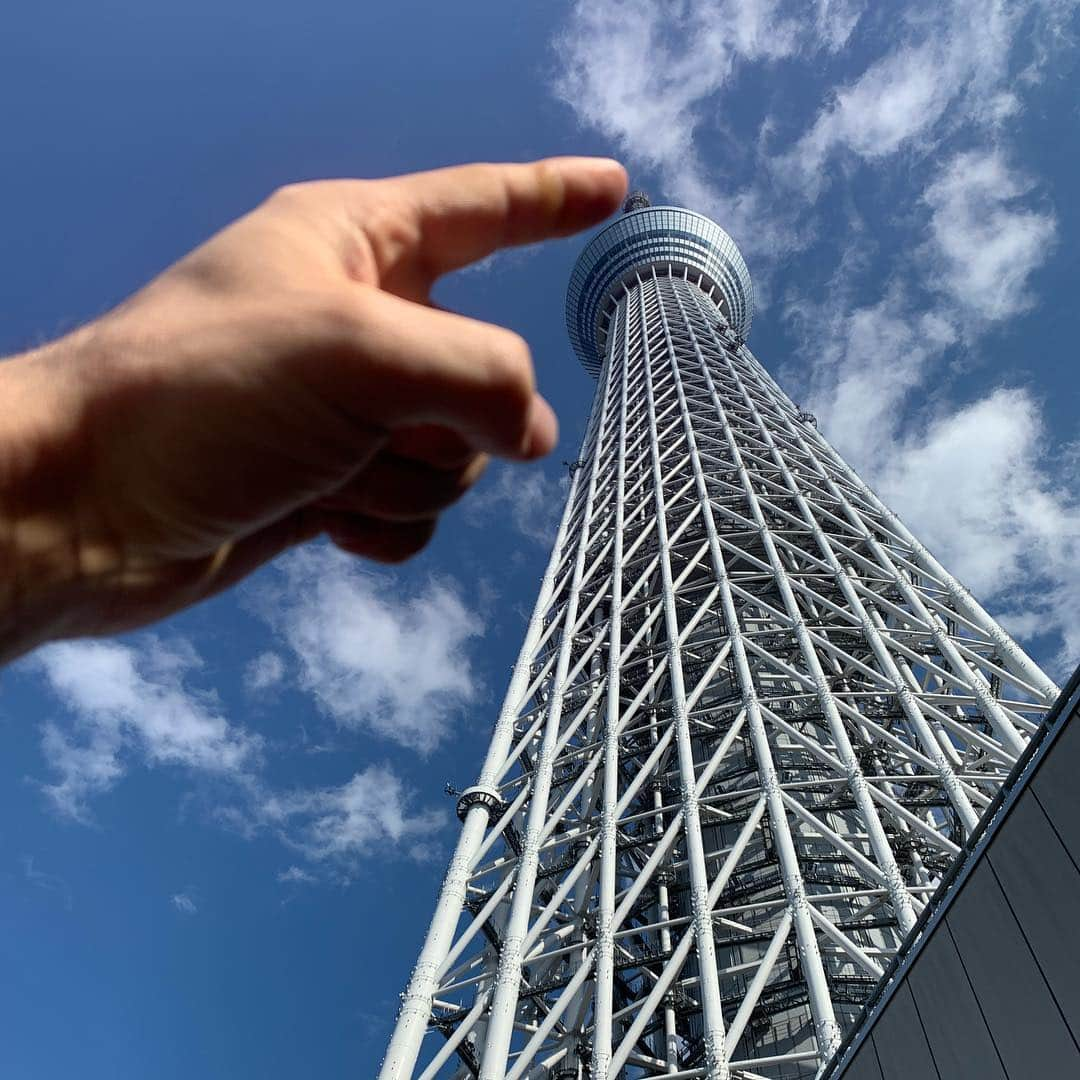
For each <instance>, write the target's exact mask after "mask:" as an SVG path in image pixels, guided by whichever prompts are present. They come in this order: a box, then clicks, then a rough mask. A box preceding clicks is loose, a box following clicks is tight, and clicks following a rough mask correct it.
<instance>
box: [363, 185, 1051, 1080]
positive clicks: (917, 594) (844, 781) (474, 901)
mask: <svg viewBox="0 0 1080 1080" xmlns="http://www.w3.org/2000/svg"><path fill="white" fill-rule="evenodd" d="M635 205H638V206H640V205H641V203H640V202H638V203H637V204H635ZM701 222H705V223H706V224H707V226H708V228H706V227H705V225H702V224H700V223H701ZM688 223H689V224H688ZM717 232H720V235H721V237H722V240H718V239H717V236H716V233H717ZM687 236H690V237H691V238H693V237H696V238H697V240H696V243H697V245H698V248H699V250H698V251H696V252H695V251H694V250H692V249H693V247H694V244H693V243H690V245H689V247H688V246H687V243H686V242H685V238H686V237H687ZM666 237H670V238H671V241H670V243H667V242H665V238H666ZM724 241H726V244H727V245H730V249H728V248H727V247H725V246H724ZM628 250H629V251H630V257H629V258H628V257H627V251H628ZM732 253H734V254H732ZM575 274H576V277H575V281H574V283H573V284H572V288H571V294H570V302H569V308H568V310H569V319H570V323H571V333H572V337H574V339H575V346H576V347H577V349H578V351H579V355H582V356H583V359H586V360H587V361H588V360H590V358H591V359H592V364H593V367H594V368H595V369H598V370H599V384H598V388H597V396H596V400H595V404H594V407H593V411H592V416H591V419H590V422H589V427H588V431H587V434H586V437H585V441H584V445H583V450H582V453H581V458H580V461H579V462H577V463H576V465H575V466H574V467H573V469H572V480H571V487H570V493H569V497H568V499H567V505H566V511H565V514H564V516H563V519H562V523H561V525H560V527H559V531H558V535H557V538H556V541H555V545H554V550H553V553H552V556H551V561H550V564H549V566H548V568H547V571H546V573H545V575H544V578H543V582H542V584H541V588H540V596H539V599H538V601H537V604H536V609H535V611H534V613H533V616H532V618H531V620H530V622H529V624H528V628H527V631H526V634H525V641H524V645H523V647H522V650H521V655H520V658H519V660H518V663H517V664H516V666H515V668H514V672H513V676H512V678H511V682H510V687H509V690H508V692H507V695H506V699H505V702H504V705H503V707H502V711H501V713H500V715H499V718H498V721H497V723H496V726H495V731H494V735H493V738H492V741H491V745H490V749H489V751H488V755H487V758H486V760H485V762H484V764H483V767H482V769H481V771H480V776H479V779H478V781H477V784H476V786H474V787H472V788H469V789H468V790H467V791H466V792H465V793H464V794H463V795H462V797H461V800H460V803H459V806H458V812H459V816H460V817H461V819H462V822H463V827H462V832H461V836H460V840H459V843H458V846H457V850H456V853H455V855H454V857H453V859H452V861H451V863H450V867H449V871H448V873H447V876H446V880H445V883H444V885H443V888H442V892H441V895H440V897H439V901H438V905H437V909H436V912H435V916H434V919H433V921H432V924H431V928H430V930H429V932H428V937H427V940H426V942H425V944H424V947H423V951H422V953H421V956H420V959H419V961H418V963H417V965H416V968H415V971H414V973H413V976H412V979H411V981H410V984H409V987H408V990H407V991H406V993H405V994H404V995H403V999H402V1000H403V1004H402V1009H401V1012H400V1015H399V1018H398V1023H397V1028H396V1030H395V1033H394V1037H393V1040H392V1042H391V1045H390V1048H389V1050H388V1052H387V1056H386V1059H385V1061H384V1064H383V1068H382V1072H381V1074H380V1075H381V1077H382V1078H383V1080H404V1078H406V1077H417V1078H421V1080H435V1078H436V1077H454V1078H458V1080H464V1078H469V1077H480V1078H482V1080H525V1078H529V1080H540V1078H552V1080H554V1078H559V1080H581V1078H583V1077H595V1078H606V1080H616V1078H631V1077H652V1076H665V1077H667V1078H668V1080H672V1078H676V1077H677V1078H680V1080H681V1078H690V1077H709V1078H727V1077H771V1078H782V1077H809V1076H813V1075H814V1073H815V1072H817V1071H818V1069H819V1068H820V1067H821V1065H822V1064H823V1062H824V1061H825V1060H827V1059H828V1057H829V1056H830V1055H831V1053H832V1051H833V1050H834V1049H835V1048H836V1046H837V1044H838V1042H839V1040H840V1038H841V1034H842V1032H843V1031H844V1030H845V1029H846V1027H847V1026H849V1025H850V1023H851V1021H852V1020H853V1018H854V1017H855V1015H856V1014H857V1012H858V1009H859V1007H860V1005H861V1004H862V1002H863V1001H864V1000H865V999H866V998H867V997H868V996H869V994H870V992H871V990H872V989H873V987H874V985H875V983H876V981H877V980H878V979H879V977H880V976H881V974H882V971H883V969H884V967H885V966H886V965H887V963H888V960H889V958H890V957H891V956H892V954H893V953H894V952H895V950H896V948H897V946H898V945H899V943H900V941H901V940H902V938H903V937H904V935H905V933H906V932H907V931H908V929H909V928H910V927H911V926H912V924H913V923H914V921H915V919H916V918H917V916H918V913H919V912H920V911H921V909H922V907H923V906H924V904H925V902H926V900H927V898H928V896H929V894H930V893H932V892H933V890H934V888H935V885H936V883H937V881H938V880H939V878H940V877H941V876H942V874H943V873H944V872H945V871H946V869H947V867H948V866H949V864H950V863H951V861H952V859H953V858H954V856H955V855H956V854H957V852H958V851H959V848H960V845H961V844H962V843H963V842H964V839H965V837H967V836H968V835H969V833H970V831H971V830H972V829H973V827H974V826H975V824H976V822H977V821H978V819H979V816H980V814H981V812H982V810H983V808H984V807H986V805H987V804H988V803H989V802H990V800H991V798H992V797H993V795H994V793H995V791H996V790H997V788H998V787H999V786H1000V784H1001V782H1002V780H1003V779H1004V777H1005V776H1006V774H1007V773H1008V771H1009V769H1010V767H1011V766H1012V764H1013V762H1014V761H1015V760H1016V758H1017V756H1018V755H1019V754H1020V753H1021V752H1022V750H1023V748H1024V745H1025V742H1026V740H1027V739H1028V737H1029V735H1030V734H1031V732H1032V731H1033V730H1034V729H1035V728H1036V726H1037V725H1038V723H1039V721H1040V719H1041V717H1042V715H1043V713H1044V712H1045V710H1046V709H1047V708H1048V707H1049V705H1050V704H1052V702H1053V700H1054V697H1055V695H1056V688H1055V687H1054V685H1053V684H1052V682H1051V681H1050V679H1048V678H1047V676H1046V675H1045V674H1043V672H1042V671H1040V669H1039V668H1038V667H1037V666H1036V665H1035V664H1034V663H1033V662H1032V661H1031V660H1030V659H1029V658H1028V657H1027V656H1026V655H1025V654H1024V653H1023V652H1022V651H1021V649H1020V648H1019V647H1018V646H1017V645H1016V644H1015V643H1014V642H1013V641H1012V640H1011V639H1010V638H1009V636H1008V635H1007V634H1006V633H1005V631H1004V630H1003V629H1002V628H1001V627H1000V626H998V624H997V623H995V622H994V621H993V619H991V618H990V616H989V615H988V614H987V613H986V612H985V611H984V610H983V609H982V608H981V607H980V606H979V604H978V603H977V602H976V601H975V600H974V599H973V598H972V597H971V596H970V595H969V593H968V592H967V591H966V590H965V589H964V588H963V587H962V586H961V585H960V584H959V583H958V582H957V581H956V580H955V579H954V578H953V577H952V576H950V574H949V573H948V572H947V571H946V570H945V569H944V568H943V567H942V566H941V565H940V564H939V563H938V562H937V561H936V560H935V559H934V558H933V556H932V555H931V554H930V553H929V552H928V551H927V550H926V549H925V548H924V547H923V546H922V545H921V544H920V543H919V542H918V540H916V538H915V537H914V536H913V535H912V534H911V533H910V532H909V531H908V530H907V529H906V528H905V527H904V525H903V524H902V523H901V522H900V521H899V519H898V518H897V517H896V516H895V515H894V514H893V513H891V512H890V511H889V510H888V509H887V508H886V507H885V506H884V505H883V504H882V503H881V501H880V500H879V499H878V498H877V497H876V496H875V495H874V493H873V492H872V491H871V490H870V489H869V488H868V487H867V486H866V484H864V483H863V482H862V481H861V480H860V479H859V477H858V476H857V475H856V474H855V473H854V472H853V471H852V469H851V468H850V467H849V466H848V465H847V464H845V462H844V461H843V460H842V459H841V458H840V457H839V455H838V454H837V453H836V452H835V451H834V450H833V449H832V448H831V447H830V446H829V444H828V443H827V442H826V441H825V439H824V438H823V437H822V436H821V435H820V434H819V433H818V431H817V429H816V424H815V422H814V420H813V418H812V417H810V416H809V415H808V414H806V413H804V412H801V411H800V409H799V407H798V406H797V405H795V404H794V403H793V402H792V401H791V400H790V399H789V398H788V397H787V396H786V395H785V394H784V392H783V391H782V390H781V389H780V387H779V386H778V385H777V384H776V382H774V380H773V379H772V378H771V377H770V375H769V374H768V373H767V371H766V370H765V369H764V368H763V367H762V365H761V364H760V363H759V362H758V360H757V359H756V358H755V357H754V356H753V354H752V353H751V352H750V350H749V349H748V348H747V347H746V345H745V343H744V342H743V340H742V337H740V336H739V333H740V332H742V333H743V334H745V332H746V330H747V328H748V326H749V319H750V314H751V308H752V294H751V293H750V283H749V274H748V273H747V272H746V270H745V264H743V263H742V260H741V256H739V255H738V252H737V250H735V248H734V245H733V244H731V242H730V239H728V238H727V236H726V234H723V233H722V231H720V230H718V228H717V226H716V225H714V224H713V223H712V222H707V221H706V219H703V218H699V217H698V216H697V215H690V214H688V213H687V212H685V211H676V210H673V209H671V208H643V209H636V210H633V212H631V213H628V214H626V215H625V216H624V217H623V218H621V219H620V220H619V222H617V223H616V224H615V225H614V226H612V227H609V229H608V230H605V232H603V233H601V234H600V235H599V236H598V237H597V238H596V239H595V240H594V241H593V243H592V244H591V245H590V246H589V248H588V249H586V252H585V254H583V256H582V260H581V261H580V262H579V268H578V271H576V272H575ZM740 304H741V305H742V306H741V307H740V306H739V305H740ZM597 357H599V359H597ZM601 361H602V362H601ZM425 1034H426V1035H427V1038H426V1039H425Z"/></svg>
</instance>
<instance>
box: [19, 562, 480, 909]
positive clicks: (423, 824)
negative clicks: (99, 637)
mask: <svg viewBox="0 0 1080 1080" xmlns="http://www.w3.org/2000/svg"><path fill="white" fill-rule="evenodd" d="M346 577H348V575H347V574H346ZM337 584H338V585H339V586H340V585H341V584H342V582H341V581H340V580H338V582H337ZM352 595H354V594H352V593H349V594H347V595H346V596H345V597H344V602H346V603H347V600H348V597H349V596H352ZM307 614H308V617H309V618H312V619H313V618H315V617H316V613H315V612H314V611H309V612H308V613H307ZM327 617H328V618H330V619H331V620H332V619H333V617H334V613H333V612H332V611H331V612H329V613H328V615H327ZM384 619H385V616H384ZM367 626H368V629H372V627H374V628H375V629H376V630H377V629H378V628H379V624H378V621H377V617H376V619H374V620H373V622H372V623H369V624H367ZM384 628H385V627H384ZM351 632H352V633H353V634H354V635H359V634H360V633H361V627H360V625H359V624H356V625H353V626H352V628H351ZM402 633H403V641H399V644H401V645H402V647H404V648H405V649H411V648H414V647H415V649H416V650H417V651H416V652H413V653H409V655H410V656H413V657H414V658H416V659H417V660H418V661H420V662H423V661H424V660H425V659H428V658H430V657H431V655H432V647H431V646H430V645H428V647H427V648H425V642H424V640H423V637H424V631H423V629H421V630H420V631H418V633H419V637H416V636H415V635H414V636H410V634H409V633H408V630H407V628H406V630H405V631H403V632H402ZM339 644H342V648H343V649H345V650H346V651H345V652H343V653H342V656H343V657H345V658H346V660H347V656H348V653H347V648H346V645H345V644H343V643H339ZM352 644H355V646H356V647H357V648H358V649H359V650H360V651H361V652H364V651H365V649H367V645H366V644H365V641H364V640H363V638H362V637H356V638H354V639H353V640H352ZM434 656H435V659H436V661H437V662H445V663H449V662H450V660H449V659H448V658H447V657H444V656H443V655H442V654H441V653H440V652H439V651H438V650H437V649H435V650H434ZM346 660H342V663H344V662H346ZM402 663H404V661H402ZM26 664H27V668H28V669H29V670H31V671H35V672H37V673H38V674H40V675H42V676H43V677H44V678H45V680H46V681H47V683H48V686H49V688H50V689H51V690H52V692H53V693H54V694H55V695H56V696H57V698H58V699H59V700H60V702H61V703H62V705H63V706H64V712H63V713H62V714H61V715H59V716H56V717H53V718H52V719H50V720H49V721H48V722H47V723H46V725H45V726H44V736H43V741H42V748H43V751H44V754H45V758H46V761H47V762H48V764H49V766H50V768H51V769H52V770H53V772H54V773H55V774H57V778H56V779H55V780H54V781H53V782H51V783H46V784H43V785H42V789H43V790H44V792H45V793H46V794H47V796H48V797H49V799H50V801H51V802H52V804H53V805H54V807H55V808H56V809H57V810H58V811H60V812H61V813H62V814H63V815H65V816H67V817H70V818H73V819H75V820H77V821H80V822H83V823H88V822H89V821H91V820H92V818H91V804H92V802H93V799H94V798H95V797H99V796H101V795H103V794H104V793H105V792H107V791H109V790H110V789H111V788H112V787H113V786H114V785H116V784H117V783H118V782H120V780H121V779H122V778H123V777H124V776H125V775H126V774H127V773H128V772H130V771H131V770H133V769H137V768H155V767H165V766H173V767H180V768H182V769H183V770H184V771H185V772H187V773H188V774H189V775H191V776H192V777H196V778H199V779H202V780H204V781H205V780H206V779H212V780H214V781H216V783H215V784H214V785H212V787H211V788H210V790H209V794H207V795H206V797H207V798H208V799H209V807H208V813H209V817H210V818H212V819H214V820H217V821H218V822H219V823H220V824H223V825H225V826H226V827H229V828H231V829H234V830H237V831H240V832H242V833H243V834H245V835H248V836H255V835H258V834H266V833H270V834H273V835H275V836H277V837H278V838H279V839H280V840H281V842H282V843H283V844H285V845H286V847H287V848H288V849H290V850H291V851H293V852H295V853H297V854H299V855H302V856H303V857H304V858H305V859H307V860H309V861H310V862H312V863H316V864H320V865H325V866H327V867H330V868H332V869H333V872H334V875H335V876H336V877H337V878H338V879H342V878H349V877H351V876H352V875H353V874H354V873H355V871H356V869H357V867H358V865H359V863H360V861H361V860H362V859H363V858H366V857H368V856H370V855H372V854H374V853H376V852H377V853H378V854H379V855H380V857H383V858H388V857H392V856H393V855H395V854H402V855H407V856H408V857H410V858H418V857H422V856H423V855H424V854H425V852H426V851H427V850H429V846H430V843H431V837H432V836H433V834H434V833H435V831H436V830H438V829H439V828H441V827H442V825H443V824H444V821H445V815H443V814H442V813H441V812H439V811H434V810H429V809H424V808H422V807H421V808H416V807H415V805H414V803H415V799H414V796H413V793H412V792H411V791H410V789H409V788H408V786H407V785H406V784H405V782H404V781H403V780H402V779H401V778H400V777H399V776H398V775H397V774H396V773H395V772H394V771H393V770H392V769H391V768H390V767H389V766H387V765H378V766H369V767H367V768H364V769H361V770H359V771H357V772H355V773H354V774H353V775H352V777H351V778H350V779H349V780H347V781H345V782H344V783H342V784H340V785H336V786H335V785H329V786H320V787H308V788H291V789H288V790H286V791H280V790H278V789H277V788H275V786H274V785H273V784H272V783H271V781H270V779H269V777H268V771H267V768H266V765H267V761H266V758H267V755H268V753H269V752H270V747H269V745H268V744H267V743H266V742H265V741H264V740H263V739H262V738H261V737H260V736H258V735H256V734H253V733H250V732H248V731H246V730H244V729H243V728H241V727H239V726H237V725H235V724H232V723H230V722H229V721H228V720H227V719H226V718H225V716H224V715H223V710H222V707H221V703H220V701H219V700H218V698H217V696H216V695H215V694H214V693H213V692H210V691H206V690H202V689H199V688H198V687H196V686H195V685H193V682H192V677H193V676H194V675H195V674H196V673H197V672H198V671H199V669H200V667H201V666H202V661H201V659H200V658H199V656H198V654H197V653H196V652H195V651H194V649H193V648H192V647H191V645H190V644H189V643H188V642H186V641H184V640H183V639H173V640H170V641H168V642H164V641H162V640H160V639H158V638H157V637H154V636H152V635H145V636H144V637H143V638H142V639H141V640H140V641H138V642H137V643H136V644H121V643H119V642H111V641H79V642H64V643H62V644H58V645H51V646H49V647H48V648H46V649H42V650H40V651H39V652H38V653H37V654H36V655H35V657H33V658H32V659H31V660H29V661H27V662H26ZM466 670H467V669H466ZM351 674H352V676H353V677H355V678H356V679H358V676H357V672H356V670H351ZM327 677H329V675H328V676H327ZM408 677H409V675H408V673H405V672H403V678H406V679H407V678H408ZM429 678H430V677H429ZM357 684H358V683H357ZM426 685H427V691H428V694H427V696H425V694H424V693H420V694H419V697H418V698H417V700H418V701H419V703H420V706H421V707H423V706H425V705H432V704H433V702H432V699H431V696H430V695H431V694H433V693H434V691H433V690H432V685H431V683H430V681H429V682H428V684H426ZM453 685H456V684H453ZM440 700H441V699H440ZM442 705H443V707H444V708H448V707H449V705H448V704H447V702H446V701H443V702H442ZM428 722H429V723H432V724H434V721H432V720H430V718H428ZM431 730H432V731H434V730H435V728H434V727H433V728H432V729H431ZM24 870H25V876H26V879H27V880H28V881H29V882H31V883H32V884H33V885H35V886H36V887H38V888H42V889H49V890H51V891H55V892H58V893H61V894H63V895H64V896H65V897H67V902H68V904H69V905H70V890H69V889H68V888H67V884H66V882H64V881H63V880H62V879H60V878H56V877H55V876H53V875H49V874H45V873H43V872H42V871H40V870H39V869H37V867H36V866H35V865H34V861H33V859H32V858H30V857H27V858H25V859H24ZM306 873H307V872H306V871H305V870H304V869H303V868H302V867H292V868H290V870H288V871H286V872H285V875H284V876H283V877H282V878H281V879H280V880H285V881H292V882H300V881H306V880H308V878H307V877H305V876H304V875H305V874H306ZM311 880H315V878H314V875H312V876H311ZM170 903H171V904H172V905H173V907H175V908H176V910H177V911H179V912H180V913H181V914H184V915H193V914H195V912H196V911H197V908H198V901H197V897H196V896H195V895H194V893H193V891H192V890H191V889H185V890H183V891H181V892H178V893H176V894H174V895H173V896H171V897H170Z"/></svg>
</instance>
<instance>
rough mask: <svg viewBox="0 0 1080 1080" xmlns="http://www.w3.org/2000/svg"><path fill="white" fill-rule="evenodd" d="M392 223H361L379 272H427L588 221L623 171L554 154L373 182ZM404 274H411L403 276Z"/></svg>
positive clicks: (598, 216)
mask: <svg viewBox="0 0 1080 1080" xmlns="http://www.w3.org/2000/svg"><path fill="white" fill-rule="evenodd" d="M377 183H378V184H379V185H380V186H381V185H386V189H387V190H386V194H387V195H388V196H389V204H390V209H391V213H393V212H394V211H396V212H397V213H398V214H400V215H401V219H400V220H399V221H398V222H397V223H396V224H397V225H398V228H395V229H390V230H387V231H386V232H385V233H383V235H379V233H380V232H382V230H380V229H379V227H378V222H377V221H376V222H373V223H372V226H371V227H370V228H366V229H365V231H366V232H367V233H368V236H369V239H370V240H371V243H372V247H373V249H374V251H375V257H376V260H377V262H379V263H380V266H379V271H380V277H381V276H383V275H385V274H389V273H392V272H393V271H394V270H395V269H398V270H404V271H405V272H406V273H409V271H411V272H413V273H416V272H420V273H421V274H423V275H424V276H426V277H429V278H430V279H432V280H433V279H434V278H436V277H438V276H439V275H440V274H444V273H446V272H447V271H450V270H456V269H458V268H460V267H462V266H466V265H468V264H469V263H471V262H475V261H476V260H477V259H482V258H483V257H484V256H485V255H490V254H491V253H492V252H493V251H496V250H498V249H499V248H502V247H508V246H512V245H517V244H531V243H535V242H536V241H538V240H546V239H549V238H554V237H558V236H568V235H570V234H571V233H575V232H578V231H579V230H581V229H586V228H588V227H589V226H590V225H595V224H596V223H597V222H598V221H602V220H603V219H604V218H605V217H607V216H608V215H609V214H611V213H612V212H613V211H614V210H615V209H616V208H617V207H618V205H619V203H620V202H621V200H622V198H623V196H624V195H625V194H626V187H627V178H626V170H625V169H624V168H623V167H622V166H621V165H620V164H619V163H618V162H617V161H613V160H611V159H610V158H590V157H555V158H545V159H544V160H542V161H534V162H531V163H529V164H524V165H459V166H456V167H454V168H449V169H435V170H433V171H431V172H423V173H413V174H412V175H410V176H402V177H397V178H395V179H390V180H383V181H377ZM410 276H411V275H410Z"/></svg>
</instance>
